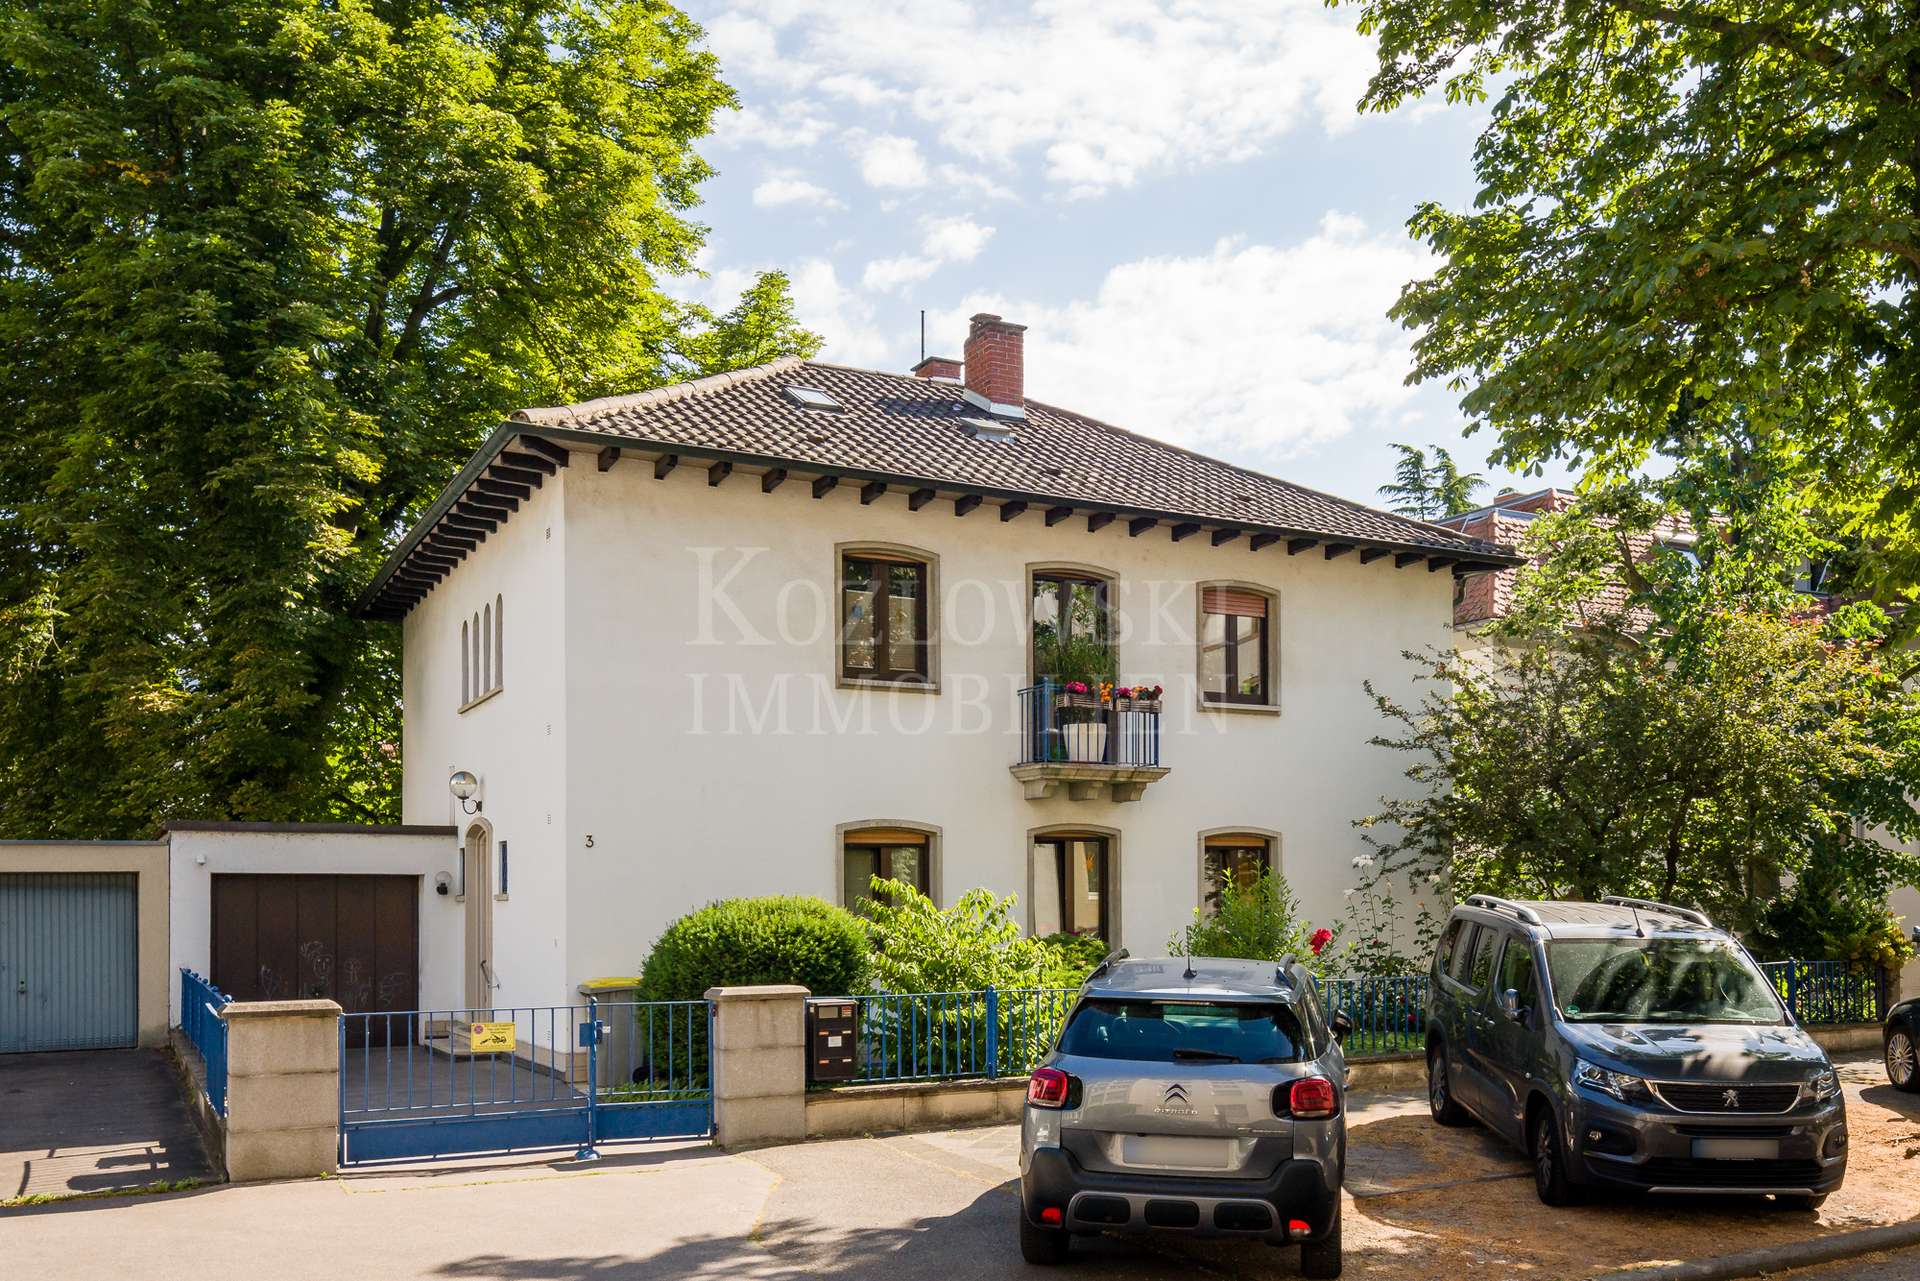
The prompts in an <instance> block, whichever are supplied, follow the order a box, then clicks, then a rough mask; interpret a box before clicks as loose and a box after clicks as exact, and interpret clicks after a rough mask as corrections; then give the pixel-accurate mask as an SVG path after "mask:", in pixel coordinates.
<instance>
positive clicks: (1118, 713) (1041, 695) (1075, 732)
mask: <svg viewBox="0 0 1920 1281" xmlns="http://www.w3.org/2000/svg"><path fill="white" fill-rule="evenodd" d="M1081 698H1083V699H1085V700H1086V701H1085V703H1084V705H1082V704H1081V703H1080V702H1078V701H1076V700H1073V699H1071V698H1069V696H1068V695H1066V693H1065V691H1064V690H1062V689H1061V687H1060V685H1059V684H1058V683H1056V682H1054V681H1052V680H1042V681H1041V682H1040V683H1039V684H1037V685H1028V686H1026V687H1025V688H1024V689H1022V690H1021V691H1020V761H1019V763H1020V764H1022V765H1036V764H1043V763H1060V764H1066V763H1079V764H1096V765H1149V766H1152V765H1158V764H1159V763H1160V710H1159V704H1157V703H1135V702H1132V701H1130V700H1129V701H1122V702H1118V703H1104V704H1103V703H1098V702H1097V701H1095V700H1093V699H1091V698H1087V696H1084V695H1083V696H1081Z"/></svg>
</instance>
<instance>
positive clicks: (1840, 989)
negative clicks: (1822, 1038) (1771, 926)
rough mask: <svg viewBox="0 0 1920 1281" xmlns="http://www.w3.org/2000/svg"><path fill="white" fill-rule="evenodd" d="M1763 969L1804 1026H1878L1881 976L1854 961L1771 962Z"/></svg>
mask: <svg viewBox="0 0 1920 1281" xmlns="http://www.w3.org/2000/svg"><path fill="white" fill-rule="evenodd" d="M1760 968H1761V969H1763V970H1765V971H1766V974H1767V977H1768V978H1769V979H1771V980H1772V981H1773V989H1774V991H1776V992H1778V993H1779V994H1780V999H1781V1000H1783V1001H1785V1002H1786V1003H1787V1008H1788V1009H1789V1010H1792V1011H1793V1017H1794V1018H1796V1019H1798V1020H1799V1021H1800V1022H1802V1023H1805V1024H1812V1025H1819V1024H1825V1023H1878V1022H1879V1021H1880V1019H1881V1018H1882V1016H1883V1015H1884V1014H1885V1011H1884V1010H1882V1009H1881V1001H1880V976H1879V975H1878V974H1876V973H1875V972H1873V971H1872V970H1869V969H1863V968H1861V967H1859V966H1856V965H1854V964H1853V963H1852V962H1851V961H1768V962H1766V963H1765V964H1763V965H1762V966H1761V967H1760Z"/></svg>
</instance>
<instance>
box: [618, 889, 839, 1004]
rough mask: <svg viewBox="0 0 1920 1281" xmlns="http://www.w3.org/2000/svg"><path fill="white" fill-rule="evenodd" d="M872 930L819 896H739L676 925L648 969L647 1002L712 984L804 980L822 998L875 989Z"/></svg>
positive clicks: (643, 981)
mask: <svg viewBox="0 0 1920 1281" xmlns="http://www.w3.org/2000/svg"><path fill="white" fill-rule="evenodd" d="M867 973H868V965H867V932H866V929H865V928H864V927H863V926H862V925H861V924H860V921H859V918H857V917H855V916H854V915H853V914H852V913H851V912H848V911H845V910H844V909H842V908H838V907H835V906H833V905H832V904H831V903H825V902H822V901H821V900H820V899H817V898H797V897H784V896H771V897H767V898H735V899H727V900H725V901H723V902H719V903H713V904H709V905H708V906H706V907H703V908H701V909H700V910H699V911H697V912H692V913H689V914H688V915H686V916H683V917H681V918H680V919H679V920H677V921H675V922H674V923H673V924H672V925H669V926H668V927H667V929H666V932H665V933H663V934H661V936H660V938H659V940H658V941H657V942H655V943H654V945H653V951H652V953H651V954H649V955H648V957H647V963H646V967H645V968H644V969H642V970H641V972H640V999H641V1000H643V1001H692V1000H698V999H699V998H701V997H703V996H705V995H706V991H707V989H708V988H710V987H724V986H729V985H735V984H750V983H798V984H801V985H802V986H804V987H805V988H806V989H807V990H808V991H810V992H813V993H814V994H815V995H818V996H851V995H855V994H857V993H860V992H864V991H866V988H867Z"/></svg>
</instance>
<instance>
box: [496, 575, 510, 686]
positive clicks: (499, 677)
mask: <svg viewBox="0 0 1920 1281" xmlns="http://www.w3.org/2000/svg"><path fill="white" fill-rule="evenodd" d="M506 630H507V604H506V601H505V600H503V599H502V598H501V597H499V596H497V595H496V596H495V597H494V598H493V687H494V688H495V689H499V688H500V687H501V686H503V685H505V684H506V683H507V669H506V666H505V662H504V660H505V659H506V656H507V650H506V642H505V641H503V640H502V639H501V637H502V636H503V635H504V634H505V633H506Z"/></svg>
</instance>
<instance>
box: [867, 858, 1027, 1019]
mask: <svg viewBox="0 0 1920 1281" xmlns="http://www.w3.org/2000/svg"><path fill="white" fill-rule="evenodd" d="M1013 905H1014V897H1013V895H1011V894H1009V895H1007V897H1005V898H995V897H994V896H993V894H992V892H991V891H988V890H983V889H973V890H968V891H967V892H966V893H965V894H962V895H961V896H960V900H959V901H958V902H957V903H955V904H954V905H953V906H952V907H949V908H946V909H944V910H943V909H941V908H939V907H936V906H934V903H933V900H932V899H930V898H928V897H927V896H926V895H924V894H922V893H921V892H920V891H919V890H917V889H915V888H914V887H913V886H911V885H908V884H906V883H905V882H903V881H890V880H886V879H883V878H881V877H878V876H876V877H874V878H873V898H872V899H870V900H869V901H868V902H867V903H866V904H865V905H864V906H863V908H862V911H863V912H864V914H865V915H866V918H867V922H868V927H869V928H870V929H871V930H872V931H873V974H874V981H875V983H876V985H877V986H878V987H879V988H880V989H881V990H882V991H887V992H977V991H980V990H981V989H983V988H986V987H1041V986H1044V984H1045V980H1046V976H1047V973H1048V966H1049V964H1050V962H1051V961H1052V959H1053V957H1054V955H1055V953H1054V952H1052V951H1051V950H1049V949H1047V948H1045V947H1043V946H1042V945H1041V943H1040V941H1039V940H1038V939H1030V938H1022V937H1021V936H1020V927H1019V925H1017V924H1016V923H1015V922H1014V919H1013Z"/></svg>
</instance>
